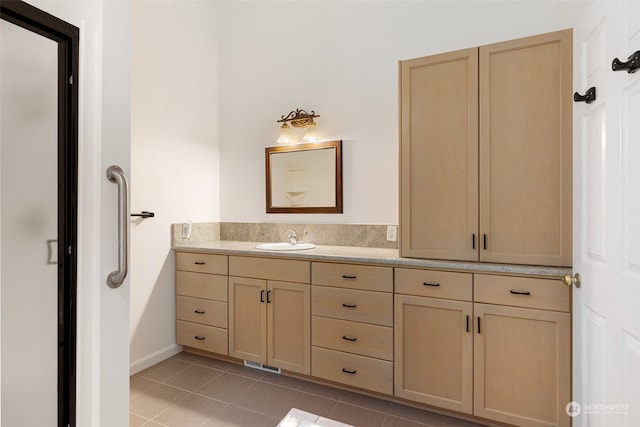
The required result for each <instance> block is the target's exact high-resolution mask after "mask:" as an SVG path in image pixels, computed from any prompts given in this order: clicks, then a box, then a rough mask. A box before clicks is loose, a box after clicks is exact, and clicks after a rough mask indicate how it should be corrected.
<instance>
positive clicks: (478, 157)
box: [400, 30, 573, 266]
mask: <svg viewBox="0 0 640 427" xmlns="http://www.w3.org/2000/svg"><path fill="white" fill-rule="evenodd" d="M572 49H573V47H572V32H571V30H564V31H558V32H553V33H548V34H542V35H538V36H533V37H526V38H522V39H518V40H511V41H507V42H501V43H495V44H491V45H487V46H481V47H479V48H472V49H466V50H461V51H456V52H450V53H446V54H441V55H434V56H429V57H425V58H418V59H412V60H407V61H401V63H400V92H401V96H400V121H401V123H400V128H401V132H400V140H401V141H400V147H401V155H400V159H401V162H400V163H401V167H400V183H401V184H400V185H401V191H400V197H401V203H400V210H401V214H400V222H401V224H400V225H401V242H400V254H401V256H405V257H416V258H434V259H455V260H469V261H485V262H501V263H513V264H531V265H549V266H571V248H572V96H571V94H572V91H573V88H572V52H573V50H572ZM478 100H479V101H478ZM478 117H479V120H478ZM478 188H479V191H478Z"/></svg>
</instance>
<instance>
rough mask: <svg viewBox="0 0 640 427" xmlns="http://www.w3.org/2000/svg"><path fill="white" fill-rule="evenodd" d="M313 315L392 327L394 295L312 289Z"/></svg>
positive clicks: (338, 289)
mask: <svg viewBox="0 0 640 427" xmlns="http://www.w3.org/2000/svg"><path fill="white" fill-rule="evenodd" d="M311 297H312V313H313V315H314V316H324V317H331V318H335V319H343V320H352V321H356V322H363V323H373V324H376V325H384V326H393V294H391V293H386V292H371V291H360V290H354V289H342V288H331V287H327V286H316V285H314V286H313V289H312V290H311Z"/></svg>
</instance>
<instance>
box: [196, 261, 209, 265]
mask: <svg viewBox="0 0 640 427" xmlns="http://www.w3.org/2000/svg"><path fill="white" fill-rule="evenodd" d="M194 264H195V265H205V264H206V263H205V262H204V261H196V262H194Z"/></svg>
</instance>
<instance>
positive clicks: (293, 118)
mask: <svg viewBox="0 0 640 427" xmlns="http://www.w3.org/2000/svg"><path fill="white" fill-rule="evenodd" d="M316 117H320V115H318V114H316V112H315V111H313V110H312V111H311V113H307V112H306V111H304V110H301V109H299V108H296V109H295V110H293V111H291V112H290V113H289V114H287V115H286V116H285V115H282V116H280V120H276V122H277V123H282V126H280V137H279V138H278V141H277V142H278V144H289V143H292V142H297V141H296V139H295V136H294V134H293V132H292V131H291V127H289V124H291V126H293V127H294V128H307V131H306V132H305V134H304V136H303V137H302V140H303V141H306V142H315V141H317V140H318V139H319V138H318V126H317V125H316V122H315V121H314V120H313V119H315V118H316Z"/></svg>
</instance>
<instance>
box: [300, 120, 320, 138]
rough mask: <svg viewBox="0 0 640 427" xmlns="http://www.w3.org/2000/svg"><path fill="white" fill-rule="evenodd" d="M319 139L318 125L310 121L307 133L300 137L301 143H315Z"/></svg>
mask: <svg viewBox="0 0 640 427" xmlns="http://www.w3.org/2000/svg"><path fill="white" fill-rule="evenodd" d="M318 139H320V134H318V125H316V123H315V122H314V121H313V119H311V122H310V123H309V124H308V125H307V131H306V132H305V134H304V136H303V137H302V140H303V141H307V142H315V141H317V140H318Z"/></svg>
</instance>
